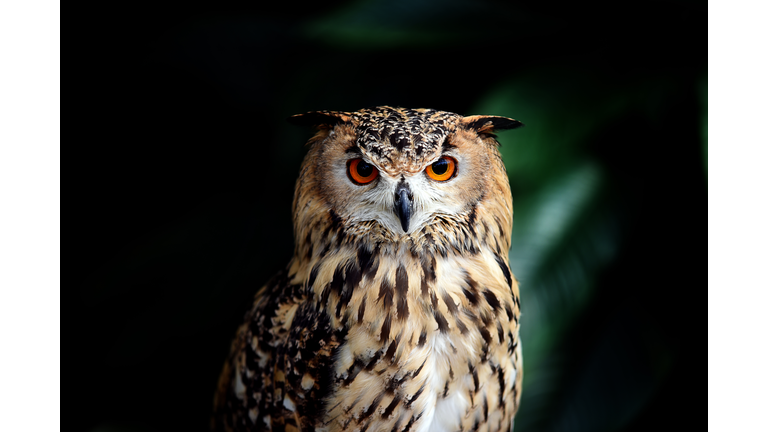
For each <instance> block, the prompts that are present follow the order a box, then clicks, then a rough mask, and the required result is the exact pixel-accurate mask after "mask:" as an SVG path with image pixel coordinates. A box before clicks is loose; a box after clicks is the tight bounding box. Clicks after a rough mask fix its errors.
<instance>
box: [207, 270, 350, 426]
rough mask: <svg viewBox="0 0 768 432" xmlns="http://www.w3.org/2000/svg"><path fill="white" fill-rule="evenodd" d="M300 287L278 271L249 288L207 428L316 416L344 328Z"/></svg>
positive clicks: (309, 420)
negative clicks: (247, 306)
mask: <svg viewBox="0 0 768 432" xmlns="http://www.w3.org/2000/svg"><path fill="white" fill-rule="evenodd" d="M304 293H305V291H304V289H303V287H302V286H301V285H292V284H291V283H290V278H289V277H288V274H287V271H283V272H281V273H279V274H278V275H277V276H276V277H274V278H273V279H272V280H271V281H270V282H269V283H267V285H265V286H264V287H263V288H262V289H261V290H259V292H258V293H257V294H256V299H255V302H254V306H253V308H252V309H251V310H250V311H249V312H248V314H247V315H246V319H245V322H244V323H243V324H242V325H241V326H240V328H239V329H238V331H237V335H236V337H235V340H234V341H233V342H232V348H231V351H230V355H229V358H228V360H227V362H226V363H225V365H224V368H223V370H222V373H221V376H220V378H219V384H218V389H217V392H216V396H215V397H214V416H213V420H212V429H213V430H215V431H240V430H243V431H244V430H275V431H283V430H285V431H292V430H312V428H313V427H314V425H316V424H317V423H318V422H319V421H321V420H322V419H321V417H322V414H323V412H324V410H323V408H324V406H323V404H324V402H325V399H326V397H327V396H328V395H329V393H330V391H331V389H332V388H333V376H332V373H331V369H332V367H333V364H332V363H333V359H334V354H335V352H336V349H337V348H338V346H339V345H340V344H341V343H342V342H343V340H344V335H343V334H342V333H341V331H334V330H333V329H332V328H331V323H330V320H329V318H328V316H327V314H326V313H325V312H322V311H317V310H315V309H314V308H313V307H311V306H310V304H309V303H308V302H306V301H305V300H306V296H305V294H304Z"/></svg>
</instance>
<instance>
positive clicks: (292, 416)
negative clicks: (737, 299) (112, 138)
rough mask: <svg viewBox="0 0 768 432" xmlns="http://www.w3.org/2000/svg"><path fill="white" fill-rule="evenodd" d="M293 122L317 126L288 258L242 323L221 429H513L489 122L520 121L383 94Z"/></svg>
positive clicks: (225, 384) (217, 408)
mask: <svg viewBox="0 0 768 432" xmlns="http://www.w3.org/2000/svg"><path fill="white" fill-rule="evenodd" d="M289 120H290V121H291V122H292V123H295V124H302V125H311V126H315V127H316V128H317V129H318V133H317V134H316V135H315V136H314V137H313V138H312V139H311V140H310V141H309V143H308V146H309V150H308V154H307V156H306V158H305V159H304V162H303V164H302V166H301V173H300V175H299V178H298V181H297V182H296V189H295V196H294V200H293V225H294V238H295V249H294V253H293V258H292V259H291V261H290V263H289V264H288V266H287V267H286V268H285V270H283V271H282V272H280V273H279V274H278V275H276V276H275V277H274V278H273V279H272V280H271V281H270V282H268V283H267V284H266V285H265V286H264V287H263V288H261V289H260V290H259V291H258V293H257V294H256V298H255V302H254V304H253V307H252V308H251V309H250V311H249V312H248V313H247V314H246V317H245V322H244V324H242V325H241V326H240V328H239V329H238V331H237V335H236V337H235V340H234V342H233V343H232V349H231V353H230V356H229V358H228V360H227V361H226V362H225V366H224V369H223V371H222V373H221V378H220V379H219V385H218V390H217V393H216V396H215V398H214V415H213V419H212V427H213V429H214V430H225V431H233V430H236V431H269V430H271V431H313V430H314V431H329V432H331V431H360V432H362V431H372V432H373V431H376V432H378V431H393V432H397V431H399V432H408V431H418V432H427V431H445V432H458V431H505V432H506V431H510V430H511V429H512V424H513V418H514V415H515V412H516V411H517V407H518V403H519V401H520V389H521V385H522V356H521V351H520V343H519V317H520V299H519V291H518V284H517V280H516V279H515V278H514V276H513V275H512V273H511V272H510V270H509V266H508V261H507V260H508V258H507V256H508V251H509V246H510V236H511V230H512V196H511V194H510V188H509V181H508V179H507V175H506V170H505V168H504V165H503V163H502V160H501V155H500V153H499V151H498V149H497V146H498V142H497V141H496V140H495V135H493V132H494V131H497V130H502V129H511V128H516V127H518V126H521V123H520V122H518V121H516V120H513V119H509V118H505V117H496V116H468V117H463V116H460V115H457V114H454V113H450V112H444V111H435V110H431V109H402V108H392V107H387V106H383V107H376V108H372V109H364V110H360V111H357V112H336V111H322V112H311V113H307V114H303V115H297V116H293V117H291V118H290V119H289Z"/></svg>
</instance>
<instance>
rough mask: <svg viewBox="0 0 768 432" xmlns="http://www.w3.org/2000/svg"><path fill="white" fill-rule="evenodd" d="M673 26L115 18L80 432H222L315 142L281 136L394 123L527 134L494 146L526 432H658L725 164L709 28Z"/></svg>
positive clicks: (518, 18)
mask: <svg viewBox="0 0 768 432" xmlns="http://www.w3.org/2000/svg"><path fill="white" fill-rule="evenodd" d="M663 5H664V7H663V9H660V8H659V7H650V6H645V5H644V6H642V7H640V6H639V5H631V4H628V5H619V4H616V5H613V6H612V7H610V8H609V9H604V8H601V7H598V6H597V5H583V4H572V3H568V4H549V3H547V4H541V5H536V4H519V5H514V4H510V3H506V2H501V1H458V0H451V1H437V0H415V1H405V0H397V1H384V0H356V1H337V2H333V3H328V4H320V3H317V2H315V3H307V4H294V3H290V4H289V3H286V4H284V5H276V7H277V9H275V10H273V11H265V10H256V11H246V12H243V13H219V12H210V11H205V10H200V11H192V10H190V11H188V13H187V14H181V15H180V14H179V13H178V11H177V10H175V9H173V10H168V11H158V10H156V9H151V10H152V11H153V12H152V13H151V14H150V13H147V10H144V9H141V8H139V9H137V10H138V12H136V14H137V15H135V16H134V15H130V14H128V15H125V16H122V19H123V20H124V22H123V21H121V22H119V23H118V24H120V25H118V26H117V30H113V31H114V32H115V33H119V34H120V37H117V38H116V39H114V40H113V41H114V43H115V44H118V47H116V48H114V49H112V50H111V51H108V52H112V53H114V54H113V56H114V58H111V62H110V61H107V63H106V64H107V66H105V68H104V70H105V71H117V72H105V74H106V75H105V76H106V77H107V79H108V80H109V82H112V81H113V80H115V78H119V79H117V80H116V81H118V82H120V83H123V85H122V86H120V87H117V88H114V90H113V91H114V92H115V94H110V95H109V98H110V99H109V105H110V106H115V110H117V112H118V115H116V116H115V117H111V118H112V120H107V121H104V122H103V123H102V124H103V125H104V127H108V128H110V132H111V131H112V128H114V129H115V130H119V131H121V134H120V136H118V137H116V138H115V142H114V143H111V145H110V146H109V147H108V148H106V149H105V148H104V146H103V145H101V144H94V145H93V146H87V145H86V146H84V147H83V148H82V149H81V150H79V151H82V152H83V153H82V154H83V155H85V154H86V153H87V154H89V155H92V154H98V155H100V156H101V157H102V160H104V161H106V162H105V163H104V164H101V165H97V166H93V167H92V168H91V169H90V170H88V171H87V172H86V175H84V176H83V179H82V180H81V181H80V183H78V184H79V186H80V187H81V188H82V190H87V191H93V190H94V189H93V188H94V186H93V183H94V182H93V179H99V182H98V183H100V184H102V185H105V186H106V187H108V188H109V192H108V193H96V192H92V195H91V196H92V197H93V200H92V201H91V202H90V203H89V204H87V205H86V206H85V208H84V211H83V214H84V215H86V216H85V217H84V219H85V223H86V224H87V225H86V226H87V228H84V229H83V230H82V232H84V234H83V238H84V240H83V242H84V244H85V245H86V246H87V249H88V250H89V251H90V252H88V253H86V254H84V255H83V256H81V257H80V259H79V264H78V265H79V267H77V272H78V274H79V276H80V279H79V281H78V282H79V285H78V286H79V288H78V300H79V304H80V308H81V309H80V313H79V314H78V315H79V322H78V326H77V334H78V337H79V340H78V345H76V347H77V349H78V350H79V352H80V354H81V355H82V358H83V359H85V361H84V363H83V364H82V365H81V366H79V368H78V369H76V373H77V375H78V376H79V377H81V379H82V385H81V388H82V391H83V393H84V395H83V396H82V397H81V398H80V400H81V401H82V405H83V409H84V414H83V416H82V417H83V418H81V419H80V421H79V423H78V425H79V426H80V429H81V430H91V431H93V432H106V431H126V430H169V429H171V430H175V429H184V430H204V429H206V427H207V415H208V409H209V406H210V404H211V397H212V396H211V395H212V392H213V388H214V385H215V382H216V378H217V374H218V372H219V368H220V366H221V364H222V362H223V359H224V357H225V356H226V352H227V350H228V347H229V342H230V337H231V336H232V334H234V330H235V328H236V326H237V325H238V324H239V322H240V320H241V317H242V313H243V312H244V311H245V310H246V308H247V306H248V303H249V300H250V298H251V296H252V295H253V294H254V293H255V291H256V289H258V287H259V286H260V285H261V284H263V283H264V282H265V281H266V280H267V278H269V277H270V275H271V274H272V273H274V272H275V271H277V270H278V269H279V268H280V267H282V266H283V265H284V264H285V263H286V262H287V260H288V259H289V257H290V254H291V251H292V241H290V239H291V222H290V200H291V198H292V193H293V182H294V181H295V178H296V174H297V171H298V167H299V164H300V161H301V158H302V155H303V152H304V149H303V148H302V146H301V143H303V142H305V141H306V139H307V138H308V137H309V136H310V132H309V131H305V130H300V129H297V128H294V127H291V126H289V125H288V124H287V123H285V121H284V119H285V117H287V116H288V115H291V114H295V113H300V112H304V111H311V110H318V109H332V110H355V109H358V108H363V107H366V106H372V105H385V104H386V105H400V106H409V107H428V108H435V109H442V110H448V111H454V112H458V113H460V114H465V115H470V114H492V115H503V116H509V117H513V118H516V119H518V120H521V121H522V122H523V123H524V124H525V127H523V128H519V129H516V130H513V131H506V132H501V133H499V141H500V142H501V152H502V155H503V157H504V161H505V163H506V166H507V171H508V174H509V179H510V184H511V187H512V192H513V197H514V205H515V214H514V230H513V236H512V248H511V250H510V255H509V256H510V267H511V268H512V271H513V273H514V274H515V275H516V277H517V278H518V280H519V281H520V283H521V290H522V320H521V322H522V343H523V351H524V387H523V388H524V390H523V401H522V404H521V409H520V412H519V414H518V417H517V420H516V428H515V431H516V432H526V431H534V430H535V431H574V432H576V431H584V432H586V431H629V430H644V429H646V428H649V427H651V426H655V427H654V429H658V428H659V426H658V425H656V423H655V422H654V419H659V418H664V416H669V415H671V414H672V413H675V414H678V413H679V410H680V408H678V407H676V406H674V401H676V400H679V399H680V398H682V397H684V396H685V395H686V394H687V393H688V392H689V389H690V388H691V383H692V382H696V380H695V378H694V373H693V367H692V364H693V362H694V359H695V356H694V355H693V354H692V353H693V351H691V350H690V349H689V348H690V347H691V346H695V345H697V343H698V340H697V339H695V338H694V337H693V336H692V335H693V334H695V330H694V329H693V328H692V327H691V326H692V324H691V323H692V322H694V321H693V320H689V319H688V318H689V315H688V314H690V307H689V305H688V303H687V301H688V299H689V298H690V297H691V296H692V295H694V293H695V289H696V286H697V284H696V283H694V282H692V281H691V276H690V275H692V274H695V273H696V270H695V269H692V268H690V266H689V264H686V262H687V260H692V259H694V256H695V254H696V251H697V250H698V249H701V247H700V246H699V245H700V244H702V243H701V241H700V240H699V239H704V240H705V239H706V234H704V233H703V230H699V229H698V227H697V224H699V223H700V221H705V220H706V218H705V217H704V216H698V215H700V214H703V213H702V212H700V210H701V209H702V207H703V205H704V204H705V203H706V198H705V191H706V170H707V145H708V144H707V90H706V87H707V78H706V38H705V36H704V35H705V32H706V5H703V6H702V5H700V4H698V3H694V2H682V1H676V2H667V3H664V4H663ZM657 6H659V5H657ZM605 17H608V18H605ZM136 23H141V24H142V25H143V27H142V28H143V33H137V32H135V31H133V30H131V29H135V28H136ZM114 24H115V23H114V22H110V26H111V25H114ZM113 74H116V75H113ZM114 118H120V119H121V120H114ZM122 119H126V120H122ZM115 122H117V123H115ZM702 160H703V161H704V163H703V166H702V163H701V161H702ZM703 248H704V249H706V246H704V247H703ZM675 418H677V419H679V420H677V421H669V422H668V423H666V426H669V427H670V428H673V427H674V428H679V427H682V426H683V425H687V423H685V421H686V420H685V418H686V416H677V417H675ZM135 425H141V426H135ZM662 429H663V427H662Z"/></svg>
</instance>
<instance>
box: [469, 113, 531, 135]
mask: <svg viewBox="0 0 768 432" xmlns="http://www.w3.org/2000/svg"><path fill="white" fill-rule="evenodd" d="M461 123H462V124H463V125H464V127H465V128H467V129H474V130H475V131H477V133H478V134H491V133H493V132H495V131H500V130H506V129H515V128H518V127H520V126H523V124H522V123H521V122H519V121H517V120H515V119H511V118H507V117H499V116H480V115H477V116H468V117H464V118H463V119H462V120H461Z"/></svg>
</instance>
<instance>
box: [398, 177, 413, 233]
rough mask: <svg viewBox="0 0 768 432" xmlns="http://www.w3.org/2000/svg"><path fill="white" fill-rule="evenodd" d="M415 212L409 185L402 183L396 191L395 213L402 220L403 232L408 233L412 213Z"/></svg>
mask: <svg viewBox="0 0 768 432" xmlns="http://www.w3.org/2000/svg"><path fill="white" fill-rule="evenodd" d="M412 210H413V194H412V193H411V189H410V188H409V187H408V184H407V183H405V182H404V181H401V182H400V183H399V184H398V185H397V189H396V190H395V211H396V212H397V217H399V218H400V225H401V226H402V227H403V231H405V232H408V225H409V224H410V223H411V211H412Z"/></svg>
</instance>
